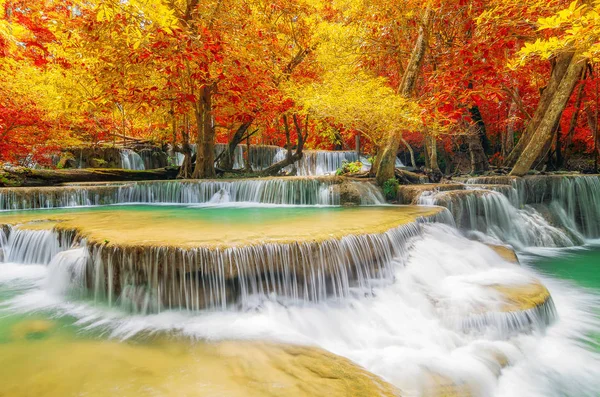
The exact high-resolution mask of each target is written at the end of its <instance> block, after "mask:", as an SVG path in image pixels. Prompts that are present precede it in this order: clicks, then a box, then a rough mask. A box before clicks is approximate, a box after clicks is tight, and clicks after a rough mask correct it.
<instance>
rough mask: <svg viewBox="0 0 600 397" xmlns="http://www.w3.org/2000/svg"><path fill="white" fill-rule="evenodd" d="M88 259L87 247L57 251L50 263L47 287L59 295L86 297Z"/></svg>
mask: <svg viewBox="0 0 600 397" xmlns="http://www.w3.org/2000/svg"><path fill="white" fill-rule="evenodd" d="M87 260H88V257H87V250H86V249H85V247H77V248H72V249H69V250H66V251H60V252H57V253H56V254H55V255H54V256H53V257H52V259H51V260H50V262H49V263H48V276H47V278H46V288H47V289H48V290H49V291H52V292H53V293H55V294H58V295H68V294H73V295H74V296H75V297H78V298H83V297H85V296H86V292H85V291H86V288H87V284H86V266H87Z"/></svg>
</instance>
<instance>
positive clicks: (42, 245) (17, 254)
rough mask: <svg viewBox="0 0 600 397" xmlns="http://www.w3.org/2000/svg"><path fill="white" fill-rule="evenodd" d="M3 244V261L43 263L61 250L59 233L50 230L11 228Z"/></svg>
mask: <svg viewBox="0 0 600 397" xmlns="http://www.w3.org/2000/svg"><path fill="white" fill-rule="evenodd" d="M6 240H7V241H6V242H5V243H4V244H3V251H4V262H16V263H25V264H40V265H45V264H48V263H50V261H51V260H52V258H53V257H54V256H55V255H56V254H58V253H59V252H60V251H61V244H60V239H59V235H58V234H57V233H54V232H53V231H51V230H28V229H19V228H18V227H14V228H11V229H10V230H9V233H8V238H7V239H6Z"/></svg>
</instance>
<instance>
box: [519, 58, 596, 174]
mask: <svg viewBox="0 0 600 397" xmlns="http://www.w3.org/2000/svg"><path fill="white" fill-rule="evenodd" d="M585 66H586V61H585V60H584V59H583V58H582V57H581V56H580V55H579V54H575V55H573V56H571V61H570V62H569V66H568V67H567V70H566V72H565V74H564V76H563V78H562V79H561V82H560V84H559V86H558V87H557V88H556V90H555V92H554V95H552V98H551V100H550V102H549V104H548V106H547V109H546V112H544V115H543V117H542V118H541V121H540V123H539V124H538V126H537V128H536V129H535V131H534V132H533V134H532V135H531V138H530V139H529V143H528V144H527V146H526V147H525V149H523V152H522V153H521V155H520V156H519V159H518V160H517V163H516V164H515V166H514V168H513V170H512V171H511V173H510V174H511V175H514V176H523V175H525V174H526V173H527V172H528V171H529V170H530V169H531V166H532V165H533V163H534V161H535V160H536V158H538V156H539V155H540V154H541V153H542V151H543V149H544V146H545V145H546V142H548V140H549V139H552V133H553V132H554V131H553V130H554V128H555V126H556V125H557V124H558V122H559V121H560V117H561V116H562V113H563V111H564V109H565V106H566V105H567V102H568V100H569V98H570V97H571V94H572V93H573V90H574V89H575V85H576V84H577V82H578V81H579V79H580V78H581V73H582V71H583V68H585ZM536 113H537V111H536ZM534 118H535V116H534Z"/></svg>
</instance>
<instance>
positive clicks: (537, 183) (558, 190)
mask: <svg viewBox="0 0 600 397" xmlns="http://www.w3.org/2000/svg"><path fill="white" fill-rule="evenodd" d="M467 183H469V184H473V183H496V184H507V185H510V186H512V187H513V189H514V191H513V193H512V196H511V197H509V198H511V201H512V202H514V203H515V205H528V204H529V205H533V206H536V207H538V208H541V209H542V211H547V212H549V213H550V214H551V216H552V221H553V222H554V223H556V224H558V225H560V226H561V227H563V228H565V229H567V230H569V231H571V232H573V233H576V234H579V235H580V236H582V237H585V238H598V237H600V176H598V175H541V176H527V177H524V178H513V177H488V178H484V179H482V178H472V179H469V180H468V181H467Z"/></svg>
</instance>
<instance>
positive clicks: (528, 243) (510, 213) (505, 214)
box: [418, 189, 581, 247]
mask: <svg viewBox="0 0 600 397" xmlns="http://www.w3.org/2000/svg"><path fill="white" fill-rule="evenodd" d="M418 202H419V204H422V205H440V206H443V207H446V208H448V209H449V210H450V212H451V213H452V215H453V217H454V220H455V222H456V225H457V227H459V228H461V229H463V230H472V231H479V232H482V233H485V234H487V235H488V236H490V237H493V238H496V239H498V240H500V241H503V242H505V243H509V244H512V245H514V246H516V247H568V246H572V245H575V244H576V243H580V242H581V241H578V240H577V239H576V237H575V236H569V235H567V233H565V232H564V231H563V230H561V229H559V228H557V227H554V226H552V225H551V224H550V223H549V222H548V221H547V220H546V219H545V218H544V217H543V216H542V215H541V214H540V213H539V212H538V211H536V210H535V209H534V208H533V207H530V206H524V207H523V208H521V209H517V208H516V207H515V206H514V205H513V204H512V203H511V202H510V201H509V199H508V198H507V197H506V196H505V195H504V194H502V193H499V192H497V191H491V190H483V189H478V190H474V189H472V190H455V191H442V192H432V191H425V192H423V193H422V194H421V196H420V198H419V201H418Z"/></svg>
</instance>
